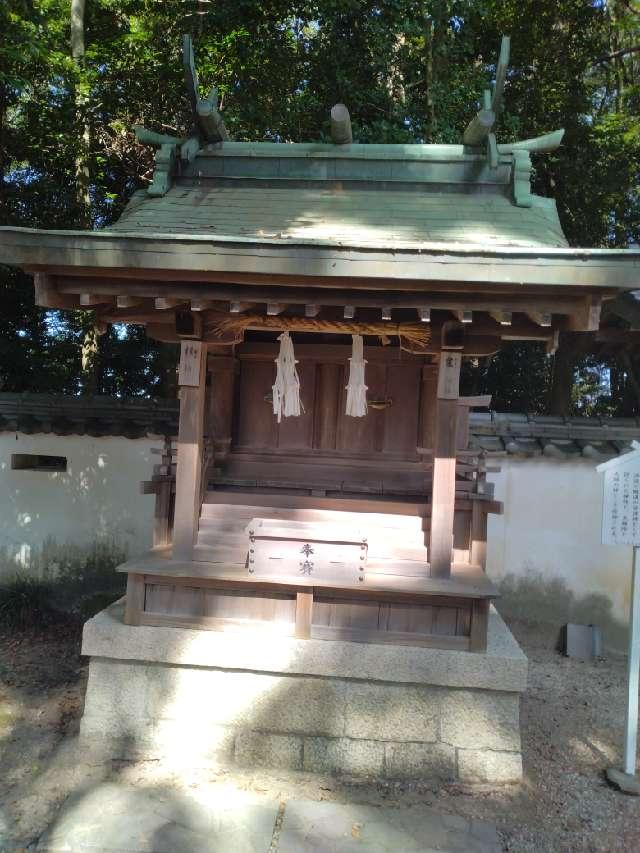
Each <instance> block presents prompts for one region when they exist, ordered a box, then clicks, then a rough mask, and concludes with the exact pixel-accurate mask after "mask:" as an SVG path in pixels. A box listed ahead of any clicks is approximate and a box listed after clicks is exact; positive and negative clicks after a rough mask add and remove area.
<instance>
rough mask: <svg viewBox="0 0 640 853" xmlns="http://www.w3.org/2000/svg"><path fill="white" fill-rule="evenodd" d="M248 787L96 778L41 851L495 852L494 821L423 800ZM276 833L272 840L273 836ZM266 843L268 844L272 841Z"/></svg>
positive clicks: (56, 825)
mask: <svg viewBox="0 0 640 853" xmlns="http://www.w3.org/2000/svg"><path fill="white" fill-rule="evenodd" d="M279 807H280V804H279V803H278V802H277V801H274V800H266V799H262V798H256V797H255V796H253V795H251V794H248V793H246V792H238V791H235V792H230V791H229V790H228V789H227V790H224V791H219V792H211V791H210V790H209V791H206V790H202V789H200V790H198V789H196V790H188V789H186V790H177V789H176V788H172V787H169V786H167V787H163V786H160V787H158V786H154V787H151V788H145V787H142V786H136V787H133V786H131V785H124V784H122V783H120V784H116V783H106V782H105V783H101V784H98V785H96V786H94V787H92V788H88V789H87V790H85V791H83V792H78V793H76V794H75V795H74V796H73V797H71V798H70V799H69V800H68V801H67V802H66V804H65V805H64V807H63V809H62V811H61V812H60V814H59V815H58V818H57V819H56V821H55V822H54V824H53V826H52V827H50V828H49V830H48V831H47V832H46V833H45V835H44V836H43V837H42V838H41V839H40V842H39V843H38V846H37V851H38V853H90V851H91V853H98V851H100V853H269V851H271V853H431V851H436V850H437V851H439V853H499V851H500V850H501V846H500V844H499V842H498V835H497V832H496V829H495V827H494V826H493V824H490V823H485V822H483V821H476V820H469V819H467V818H463V817H458V816H455V815H442V814H438V813H437V812H435V811H434V810H433V809H430V808H428V807H426V806H414V807H410V808H388V807H377V806H364V805H353V804H349V805H342V804H338V803H330V802H326V801H324V802H315V801H310V800H289V801H287V803H286V806H285V809H284V817H283V820H282V822H281V825H280V827H279V829H278V828H276V824H277V818H278V811H279ZM274 831H275V837H274ZM272 843H273V846H272Z"/></svg>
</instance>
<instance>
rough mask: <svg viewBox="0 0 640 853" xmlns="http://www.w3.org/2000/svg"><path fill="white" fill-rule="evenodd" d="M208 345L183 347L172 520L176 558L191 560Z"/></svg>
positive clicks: (197, 510)
mask: <svg viewBox="0 0 640 853" xmlns="http://www.w3.org/2000/svg"><path fill="white" fill-rule="evenodd" d="M206 377H207V345H206V344H204V343H202V342H201V341H183V342H182V344H181V349H180V370H179V373H178V385H179V387H180V423H179V427H178V464H177V467H176V500H175V510H174V522H173V559H174V560H191V559H192V557H193V546H194V544H195V538H196V534H197V531H198V516H199V514H200V485H201V484H200V480H201V476H202V471H201V469H202V453H203V431H204V409H205V388H206Z"/></svg>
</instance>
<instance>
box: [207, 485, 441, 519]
mask: <svg viewBox="0 0 640 853" xmlns="http://www.w3.org/2000/svg"><path fill="white" fill-rule="evenodd" d="M219 507H223V508H224V509H223V510H222V512H223V513H224V512H229V510H230V508H232V507H233V509H234V511H235V510H241V511H244V510H247V511H249V508H250V511H251V512H252V513H253V514H254V515H258V514H259V513H258V512H257V510H260V512H263V511H264V510H265V508H267V509H268V511H269V512H273V510H276V509H281V510H292V511H294V512H295V513H296V514H295V515H294V516H292V518H298V519H300V520H310V521H313V520H315V518H317V519H318V520H321V518H322V516H321V515H318V516H314V515H307V512H310V513H327V512H330V513H336V512H337V513H342V512H348V513H367V514H369V515H372V516H375V515H379V516H384V517H387V516H394V517H399V518H407V519H412V518H413V519H416V518H418V519H421V520H422V519H424V518H425V517H427V516H429V515H430V507H428V505H427V504H425V503H423V502H417V501H390V500H377V499H371V498H369V499H367V498H338V497H333V498H326V497H316V496H311V495H287V494H282V493H276V494H265V493H263V492H259V493H258V492H255V493H254V492H229V491H222V490H220V491H208V492H206V493H205V496H204V502H203V504H202V516H203V517H213V516H215V515H217V514H218V513H219V509H218V508H219ZM275 517H278V516H275ZM326 517H327V518H330V519H332V518H333V517H332V516H326ZM389 523H390V524H391V520H390V522H389ZM403 524H404V522H401V521H398V524H397V525H396V526H403Z"/></svg>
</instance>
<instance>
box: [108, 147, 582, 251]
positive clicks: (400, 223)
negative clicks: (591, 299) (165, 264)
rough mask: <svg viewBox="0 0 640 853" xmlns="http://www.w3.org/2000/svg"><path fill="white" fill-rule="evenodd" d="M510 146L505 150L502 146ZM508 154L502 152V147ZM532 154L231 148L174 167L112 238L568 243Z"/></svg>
mask: <svg viewBox="0 0 640 853" xmlns="http://www.w3.org/2000/svg"><path fill="white" fill-rule="evenodd" d="M501 147H502V146H501ZM505 147H506V146H505ZM529 172H530V159H529V153H528V152H527V151H513V150H506V151H502V150H501V151H499V155H498V162H497V165H496V166H495V167H491V165H490V164H489V163H488V161H487V158H486V157H485V156H484V155H483V154H481V153H479V152H477V151H470V150H469V149H467V148H465V147H464V146H461V145H345V146H336V145H314V144H307V145H302V144H290V145H285V144H277V143H238V142H224V143H221V144H218V145H209V146H206V147H205V148H204V149H201V150H199V151H197V152H196V153H195V154H194V155H192V156H191V159H189V160H188V161H186V162H183V161H180V160H179V159H178V158H177V157H176V159H175V161H174V162H173V164H172V166H171V168H170V170H169V171H167V172H166V174H165V177H164V178H163V187H162V191H160V190H158V184H157V183H156V184H154V185H152V187H151V188H150V189H149V190H147V191H141V192H138V193H136V195H135V196H134V197H133V199H132V200H131V202H130V203H129V205H128V207H127V208H126V209H125V211H124V213H123V214H122V216H121V218H120V220H119V221H118V222H117V223H116V224H115V225H113V226H111V228H110V229H109V230H111V231H115V232H119V233H123V232H127V233H136V234H145V233H154V234H163V233H166V234H180V235H185V234H191V235H194V236H195V235H200V236H206V235H211V236H216V237H225V238H233V237H238V238H243V239H247V238H252V239H256V240H258V241H259V240H261V239H268V240H270V241H273V240H274V239H275V240H278V241H280V240H281V241H283V242H287V243H300V242H302V243H307V244H309V243H310V244H313V243H319V242H321V243H322V244H323V245H327V243H334V244H335V245H336V246H339V245H349V246H363V247H374V248H375V247H377V248H381V249H383V248H394V247H398V248H399V247H403V248H412V249H420V248H421V247H427V246H429V245H431V244H434V243H438V244H443V243H444V244H454V245H478V246H484V247H490V246H493V247H497V246H505V247H506V246H513V247H532V248H535V247H556V248H561V247H564V246H566V245H567V242H566V240H565V237H564V235H563V233H562V229H561V227H560V222H559V220H558V215H557V212H556V207H555V203H554V202H553V200H552V199H547V198H541V197H539V196H534V195H532V194H531V193H530V188H529Z"/></svg>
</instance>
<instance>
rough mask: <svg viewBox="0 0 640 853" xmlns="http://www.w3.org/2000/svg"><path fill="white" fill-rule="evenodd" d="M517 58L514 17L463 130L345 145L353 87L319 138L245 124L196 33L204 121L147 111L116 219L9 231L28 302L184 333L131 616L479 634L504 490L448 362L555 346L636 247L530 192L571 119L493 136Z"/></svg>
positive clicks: (409, 640)
mask: <svg viewBox="0 0 640 853" xmlns="http://www.w3.org/2000/svg"><path fill="white" fill-rule="evenodd" d="M507 60H508V40H505V41H504V42H503V49H502V51H501V55H500V62H499V64H498V66H497V75H496V83H495V87H494V91H493V93H490V92H487V93H486V96H485V102H484V104H483V106H482V109H480V111H479V112H478V114H477V116H476V117H474V119H473V120H472V121H471V123H470V124H469V126H468V128H467V130H466V131H465V133H464V137H463V140H462V142H461V144H459V145H362V144H358V143H357V142H353V141H352V130H351V123H350V118H349V113H348V111H347V109H346V107H345V106H344V105H341V104H338V105H336V106H334V107H333V109H332V110H331V116H330V127H331V140H332V141H330V142H327V143H322V144H320V143H319V144H282V143H267V142H261V143H248V142H234V141H231V140H229V139H228V135H227V132H226V129H225V127H224V123H223V121H222V117H221V114H220V113H219V111H218V104H217V97H216V92H215V89H214V90H213V91H212V92H211V93H210V94H209V96H208V97H206V98H203V97H201V93H200V90H199V86H198V81H197V75H196V72H195V68H194V62H193V52H192V48H191V42H190V40H189V39H188V38H186V39H185V44H184V62H185V75H186V79H187V84H188V89H189V94H190V98H191V102H192V106H193V115H194V131H193V134H192V135H191V136H190V137H189V138H187V139H178V138H174V137H171V136H164V135H161V134H156V133H153V132H150V131H147V130H145V129H143V128H138V129H137V135H138V138H139V139H140V140H141V141H142V142H144V143H148V144H150V145H153V146H154V147H155V148H156V149H157V151H156V160H155V173H154V176H153V182H152V184H151V185H150V186H149V188H148V189H146V190H141V191H139V192H137V193H136V194H135V195H134V197H133V198H132V200H131V201H130V203H129V205H128V206H127V208H126V209H125V211H124V213H123V215H122V216H121V218H120V220H119V221H118V222H117V223H116V224H115V225H113V226H111V227H109V228H105V229H103V230H101V231H93V232H86V231H83V232H75V231H64V232H62V231H46V230H39V231H34V230H30V229H20V228H3V229H0V261H2V262H7V263H12V264H17V265H20V266H21V267H23V268H24V269H26V270H28V271H30V272H33V274H34V280H35V290H36V298H37V302H38V304H39V305H42V306H46V307H50V308H77V307H82V308H91V309H92V310H93V311H95V317H96V323H97V325H98V327H104V326H105V325H106V324H109V323H139V324H144V325H145V326H146V328H147V331H148V333H149V334H150V335H151V336H153V337H155V338H157V339H159V340H162V341H179V342H181V356H180V367H179V385H180V426H179V435H178V437H177V442H175V443H172V444H171V445H167V446H166V447H165V449H164V451H163V453H164V455H163V457H162V459H161V460H159V464H158V465H157V467H156V471H155V473H154V476H153V478H152V479H151V480H150V481H149V482H148V483H145V484H144V490H145V491H146V492H147V493H149V492H153V493H154V494H155V495H156V531H155V547H154V549H153V551H152V552H151V553H150V554H149V555H148V556H147V557H145V558H143V559H136V560H131V561H130V562H128V563H126V564H124V565H123V566H121V567H120V570H121V571H123V572H126V573H127V574H128V586H127V600H126V615H125V621H126V622H127V623H128V624H130V625H149V626H184V627H194V626H196V627H200V628H207V629H212V630H226V629H235V630H249V631H254V632H255V631H258V630H266V631H269V632H275V633H281V634H285V635H286V634H290V635H292V636H295V637H298V638H320V639H339V640H356V641H362V642H368V643H391V644H404V645H414V646H433V647H437V648H447V649H459V650H469V651H483V650H484V649H485V648H486V643H487V615H488V608H489V603H490V601H491V599H492V598H494V597H495V596H496V590H495V587H494V586H493V584H492V583H491V582H490V580H489V579H488V577H487V576H486V574H485V551H486V531H487V515H488V513H496V512H498V513H499V512H500V511H501V506H500V504H499V503H498V502H497V501H495V500H494V498H493V495H492V490H491V486H490V484H488V483H487V477H486V475H487V473H488V472H490V471H491V465H492V464H493V463H492V461H491V460H488V459H487V458H486V457H485V456H483V455H482V454H480V453H477V452H473V451H470V450H469V449H468V443H467V437H468V415H469V410H470V409H471V408H473V407H476V406H485V407H486V406H487V405H488V403H489V400H488V399H486V398H475V397H472V398H465V397H461V396H460V393H459V378H460V369H461V364H462V361H463V359H465V358H477V357H484V356H487V355H490V354H492V353H495V352H497V351H498V350H499V349H500V347H501V346H502V343H503V341H512V340H535V341H543V342H545V344H546V346H547V348H548V351H549V352H553V350H554V347H555V346H556V344H557V338H558V334H559V332H560V330H562V329H571V330H578V331H589V330H594V329H597V328H598V325H599V317H600V311H601V306H602V305H603V302H604V301H605V300H607V299H610V298H613V297H614V296H616V295H617V294H618V293H619V292H620V291H621V290H628V289H632V288H634V287H638V281H639V280H640V278H639V272H640V255H638V254H637V253H633V252H627V251H620V250H615V251H614V250H602V249H574V248H570V247H568V246H567V243H566V240H565V237H564V235H563V233H562V229H561V226H560V223H559V220H558V215H557V212H556V207H555V204H554V202H553V201H552V200H551V199H548V198H542V197H540V196H537V195H534V194H533V193H532V192H531V185H530V182H531V154H532V153H536V152H547V151H551V150H553V149H554V148H556V147H557V146H558V145H559V144H560V142H561V139H562V131H559V132H554V133H550V134H547V135H546V136H542V137H539V138H536V139H529V140H523V141H519V142H510V143H497V141H496V137H495V135H494V128H495V121H496V115H497V113H498V111H499V107H500V101H501V97H502V87H503V85H504V80H505V75H506V69H507ZM362 344H363V349H362V353H360V351H359V346H360V345H362ZM285 348H286V349H287V352H283V351H284V349H285ZM287 353H288V355H287ZM279 354H280V355H279ZM350 359H352V360H353V361H352V362H351V363H350ZM276 360H278V363H277V364H276V363H275V362H276ZM354 362H356V364H355V366H354ZM356 367H357V369H358V370H359V371H360V373H359V374H358V375H357V378H356V379H353V376H355V375H356V372H355V368H356ZM287 370H288V371H289V372H288V374H287V375H286V376H285V373H286V371H287ZM279 371H282V374H280V373H279ZM351 371H354V373H352V372H351ZM278 376H279V377H280V379H282V377H284V379H282V382H283V383H284V384H279V382H280V379H279V378H278ZM350 377H351V378H350ZM356 386H357V388H356ZM354 388H356V390H355V391H354ZM350 394H351V395H352V396H351V398H349V395H350ZM358 395H359V396H358ZM356 398H357V399H356ZM354 401H355V402H354Z"/></svg>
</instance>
